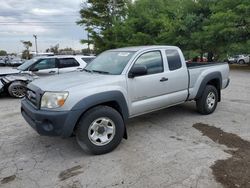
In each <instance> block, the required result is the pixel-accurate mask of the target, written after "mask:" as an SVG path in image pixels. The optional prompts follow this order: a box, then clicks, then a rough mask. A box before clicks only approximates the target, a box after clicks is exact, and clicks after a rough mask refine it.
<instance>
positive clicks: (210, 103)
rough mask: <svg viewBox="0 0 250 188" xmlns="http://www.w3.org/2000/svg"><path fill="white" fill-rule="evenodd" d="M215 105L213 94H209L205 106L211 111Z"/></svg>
mask: <svg viewBox="0 0 250 188" xmlns="http://www.w3.org/2000/svg"><path fill="white" fill-rule="evenodd" d="M214 105H215V94H214V93H213V92H210V93H209V94H208V96H207V106H208V108H209V109H212V108H213V107H214Z"/></svg>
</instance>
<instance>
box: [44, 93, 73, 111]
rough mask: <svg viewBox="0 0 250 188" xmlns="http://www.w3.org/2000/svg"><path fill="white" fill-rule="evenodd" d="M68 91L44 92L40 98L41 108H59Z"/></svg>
mask: <svg viewBox="0 0 250 188" xmlns="http://www.w3.org/2000/svg"><path fill="white" fill-rule="evenodd" d="M68 95H69V93H68V92H45V93H44V94H43V96H42V100H41V108H50V109H51V108H59V107H61V106H63V105H64V103H65V101H66V99H67V97H68Z"/></svg>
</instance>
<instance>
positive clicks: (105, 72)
mask: <svg viewBox="0 0 250 188" xmlns="http://www.w3.org/2000/svg"><path fill="white" fill-rule="evenodd" d="M92 72H96V73H100V74H110V72H107V71H101V70H92Z"/></svg>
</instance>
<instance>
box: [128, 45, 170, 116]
mask: <svg viewBox="0 0 250 188" xmlns="http://www.w3.org/2000/svg"><path fill="white" fill-rule="evenodd" d="M137 65H139V66H146V68H147V74H146V75H143V76H137V77H134V78H127V79H128V80H127V83H128V91H129V96H130V101H131V105H132V106H131V115H132V116H133V115H138V114H142V113H145V112H148V111H152V110H154V109H157V108H160V107H161V106H162V101H161V100H157V98H158V97H160V96H163V95H165V94H166V93H167V89H166V81H167V78H166V73H165V72H164V65H163V58H162V54H161V51H160V50H156V51H149V52H145V53H143V54H142V55H140V56H139V57H138V58H137V60H136V61H135V63H134V65H133V66H137Z"/></svg>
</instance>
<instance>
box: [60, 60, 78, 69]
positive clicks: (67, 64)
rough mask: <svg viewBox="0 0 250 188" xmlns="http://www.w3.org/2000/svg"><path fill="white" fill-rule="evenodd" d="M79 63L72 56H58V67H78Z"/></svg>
mask: <svg viewBox="0 0 250 188" xmlns="http://www.w3.org/2000/svg"><path fill="white" fill-rule="evenodd" d="M79 65H80V64H79V63H78V62H77V61H76V60H75V59H74V58H60V59H59V67H60V68H68V67H78V66H79Z"/></svg>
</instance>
